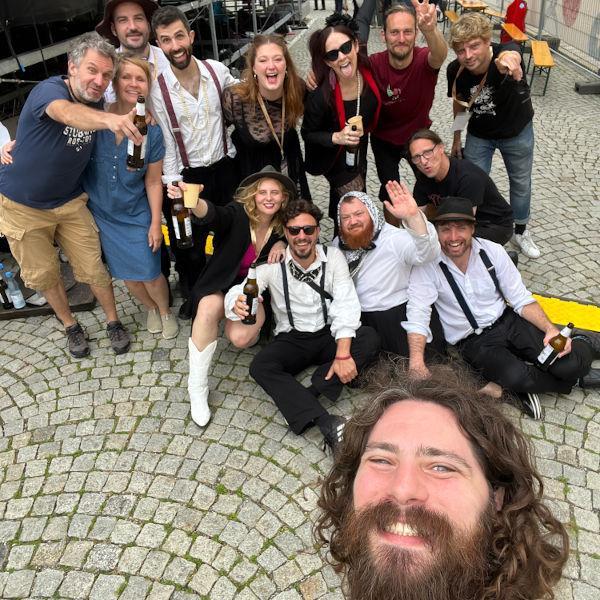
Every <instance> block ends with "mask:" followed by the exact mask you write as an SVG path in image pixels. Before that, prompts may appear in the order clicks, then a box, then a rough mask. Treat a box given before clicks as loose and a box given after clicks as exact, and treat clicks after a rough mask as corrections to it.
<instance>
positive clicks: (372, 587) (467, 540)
mask: <svg viewBox="0 0 600 600" xmlns="http://www.w3.org/2000/svg"><path fill="white" fill-rule="evenodd" d="M399 521H401V522H404V523H406V524H407V525H409V526H410V527H412V529H414V530H415V531H416V532H417V533H418V535H419V537H420V538H421V539H423V540H425V542H426V544H427V545H428V546H429V552H430V553H431V554H429V555H428V556H422V553H423V551H422V550H411V549H407V548H400V547H398V546H394V545H392V544H384V543H380V544H379V545H378V547H376V548H373V547H372V546H373V544H374V543H375V541H374V538H375V535H376V534H377V533H378V532H379V533H381V532H383V531H386V529H387V528H388V527H390V526H391V525H392V524H394V523H398V522H399ZM492 523H493V507H492V505H491V503H490V505H489V506H488V507H487V508H486V510H484V511H483V514H482V515H481V517H480V519H479V521H478V522H477V523H476V525H475V526H474V528H473V531H471V532H469V533H462V532H457V531H456V530H455V528H453V526H452V525H451V524H450V522H449V521H448V519H447V518H446V517H445V516H443V515H440V514H438V513H435V512H431V511H429V510H427V509H425V508H423V507H409V508H407V509H405V510H402V509H401V508H400V507H398V506H397V505H396V504H395V503H393V502H384V503H381V504H378V505H376V506H371V507H368V508H366V509H364V510H362V511H360V512H356V511H352V513H351V514H349V515H348V516H347V518H346V519H345V521H344V523H343V524H342V526H341V528H340V529H341V537H340V544H341V545H342V548H341V552H342V553H343V554H344V555H345V556H347V557H348V558H347V561H346V563H347V564H346V566H347V583H348V588H349V591H350V596H349V598H350V600H479V599H480V598H481V596H482V590H483V588H484V584H485V581H486V579H487V576H488V574H489V564H488V555H489V545H490V539H491V534H490V532H491V529H492ZM425 552H427V551H425Z"/></svg>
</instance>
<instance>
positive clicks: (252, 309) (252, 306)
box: [246, 296, 258, 316]
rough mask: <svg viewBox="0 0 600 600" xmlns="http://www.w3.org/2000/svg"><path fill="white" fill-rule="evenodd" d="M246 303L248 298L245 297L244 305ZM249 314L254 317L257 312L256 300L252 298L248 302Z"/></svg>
mask: <svg viewBox="0 0 600 600" xmlns="http://www.w3.org/2000/svg"><path fill="white" fill-rule="evenodd" d="M247 303H248V296H246V304H247ZM249 308H250V314H251V315H252V316H255V315H256V313H257V312H258V298H252V299H251V300H250V306H249Z"/></svg>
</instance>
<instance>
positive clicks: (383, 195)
mask: <svg viewBox="0 0 600 600" xmlns="http://www.w3.org/2000/svg"><path fill="white" fill-rule="evenodd" d="M417 28H418V30H420V31H421V33H422V34H423V36H424V37H425V40H426V42H427V46H426V47H419V46H415V40H416V37H417ZM381 34H382V37H383V40H384V42H385V45H386V50H384V51H383V52H377V53H375V54H371V55H370V56H369V62H370V64H371V69H372V70H373V75H374V77H375V81H376V82H377V86H378V87H379V91H380V93H381V98H382V101H383V104H382V107H381V114H380V117H379V122H378V124H377V128H376V129H375V131H374V132H373V134H372V135H371V148H372V149H373V154H374V156H375V165H376V167H377V175H378V177H379V181H380V182H381V187H380V189H379V199H380V200H381V201H382V202H383V201H384V200H388V199H389V198H388V195H387V192H386V189H385V185H386V183H387V182H388V181H399V180H400V171H399V164H400V161H401V160H402V159H405V160H406V161H407V162H408V163H409V165H410V166H411V168H412V169H413V171H414V169H415V168H414V167H413V165H412V163H411V161H410V158H409V155H408V149H407V147H406V143H407V141H408V138H410V136H411V135H412V134H413V133H414V132H415V131H417V130H418V129H421V128H423V127H429V126H430V125H431V119H430V118H429V111H430V109H431V105H432V104H433V97H434V92H435V85H436V82H437V78H438V73H439V70H440V67H441V66H442V64H443V63H444V61H445V60H446V56H447V54H448V46H447V45H446V41H445V40H444V36H443V35H442V33H441V32H440V31H439V30H438V28H437V22H436V12H435V4H433V3H431V4H430V3H429V0H425V1H424V2H418V0H412V6H407V5H406V4H398V5H396V6H392V8H390V9H389V10H388V11H387V12H386V13H385V18H384V23H383V30H382V32H381ZM385 216H386V220H387V221H389V222H390V223H393V224H395V225H397V224H398V221H397V219H395V218H394V217H393V215H391V214H390V213H389V212H387V211H386V212H385Z"/></svg>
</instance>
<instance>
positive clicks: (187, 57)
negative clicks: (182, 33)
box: [167, 47, 192, 71]
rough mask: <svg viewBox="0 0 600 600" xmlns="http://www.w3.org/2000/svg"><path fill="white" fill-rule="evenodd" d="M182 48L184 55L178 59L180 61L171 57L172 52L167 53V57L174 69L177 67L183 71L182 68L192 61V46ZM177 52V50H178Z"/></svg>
mask: <svg viewBox="0 0 600 600" xmlns="http://www.w3.org/2000/svg"><path fill="white" fill-rule="evenodd" d="M184 50H185V56H184V57H182V58H180V59H179V60H180V62H177V60H176V59H175V58H174V57H173V54H174V53H173V52H170V53H169V54H167V59H168V60H169V62H170V63H171V65H173V66H174V67H175V68H176V69H179V70H181V71H183V69H186V68H187V67H188V65H189V64H190V62H192V48H191V47H189V48H184ZM177 52H179V50H178V51H177Z"/></svg>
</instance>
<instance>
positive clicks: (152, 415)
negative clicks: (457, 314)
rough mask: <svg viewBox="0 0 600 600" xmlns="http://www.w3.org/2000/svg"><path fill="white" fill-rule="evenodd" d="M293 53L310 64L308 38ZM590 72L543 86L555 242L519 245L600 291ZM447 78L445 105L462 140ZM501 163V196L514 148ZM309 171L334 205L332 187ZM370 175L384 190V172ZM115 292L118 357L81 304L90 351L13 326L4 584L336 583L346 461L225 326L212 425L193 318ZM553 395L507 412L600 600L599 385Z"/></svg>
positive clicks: (83, 594)
mask: <svg viewBox="0 0 600 600" xmlns="http://www.w3.org/2000/svg"><path fill="white" fill-rule="evenodd" d="M331 4H333V2H331V1H328V5H331ZM323 15H324V13H323V12H318V13H313V14H312V16H318V21H317V23H318V22H322V19H323ZM311 26H312V27H314V22H313V23H312V24H311ZM372 46H373V49H377V48H379V47H380V46H379V38H378V31H377V30H373V31H372ZM293 54H294V57H295V58H296V60H297V61H298V63H299V64H300V68H301V70H302V69H304V68H305V67H306V66H307V65H308V58H307V52H306V34H302V35H300V36H299V39H298V40H297V43H295V44H294V46H293ZM582 78H583V77H582V76H581V75H580V74H578V73H575V72H574V71H573V70H572V68H571V67H568V66H566V64H565V63H562V62H560V61H559V63H558V66H557V67H556V68H555V69H553V72H552V75H551V77H550V84H549V86H548V92H547V94H546V96H545V97H541V96H536V97H535V98H534V104H535V108H536V116H535V130H536V154H535V166H534V186H535V187H534V202H533V221H532V231H533V233H534V235H535V238H536V240H537V241H538V243H539V245H540V247H541V249H542V252H543V257H542V258H541V259H539V260H537V261H533V260H527V259H522V266H521V271H522V273H523V275H524V277H525V279H526V281H527V283H528V284H530V286H531V288H532V289H533V290H534V291H540V292H552V293H554V292H557V293H560V294H563V295H566V296H575V297H579V298H582V299H585V300H596V301H598V299H599V298H600V268H599V259H598V247H599V246H600V234H599V233H598V219H599V217H600V204H599V202H598V197H599V188H600V175H599V171H598V151H597V149H598V145H599V142H600V139H599V138H600V135H599V132H598V123H599V122H600V102H599V100H598V97H597V96H579V95H577V94H576V93H575V92H574V91H573V85H574V82H575V81H576V80H579V79H582ZM443 80H444V77H443V76H442V77H440V84H439V88H438V95H437V98H436V103H435V106H434V110H433V119H434V128H435V129H437V130H438V131H439V132H440V133H441V134H442V137H443V138H444V139H446V140H449V139H450V136H449V126H450V115H451V107H450V102H449V100H448V99H447V98H446V96H445V87H444V81H443ZM403 169H404V171H405V172H406V171H407V170H408V168H407V167H406V165H404V167H403ZM493 175H494V177H495V178H496V180H497V181H498V182H499V185H500V187H501V188H502V190H503V191H506V188H507V185H506V178H505V176H504V174H503V168H502V164H501V162H500V161H499V160H496V161H495V163H494V170H493ZM311 184H312V190H313V192H314V196H315V198H316V199H318V200H319V201H321V200H323V201H324V200H325V198H326V197H327V191H326V186H324V185H323V183H322V182H317V181H315V180H314V179H313V180H311ZM369 184H370V190H371V191H372V192H374V193H375V192H376V190H377V183H376V181H375V173H374V169H372V170H371V173H370V179H369ZM329 232H330V228H329V230H327V228H326V232H325V237H326V238H327V239H328V238H329ZM116 292H117V300H118V304H119V310H120V313H121V314H122V315H123V321H124V323H125V324H126V326H127V327H128V328H129V330H130V331H131V332H132V334H133V337H134V344H133V346H132V349H131V351H130V352H129V353H127V354H125V355H122V356H115V355H114V354H113V353H112V351H111V350H110V348H109V347H108V340H107V339H106V336H105V333H104V324H103V322H102V317H101V312H100V310H99V309H96V310H94V311H93V312H90V313H83V314H80V315H79V318H80V320H81V322H82V324H83V325H84V326H85V327H86V329H87V331H88V333H89V334H90V336H91V346H92V354H91V357H89V358H86V359H84V360H79V361H76V360H72V359H71V358H70V356H69V355H68V353H67V351H66V347H65V346H66V344H65V338H64V334H63V332H62V331H61V329H60V327H59V326H58V323H57V321H56V320H55V319H54V318H50V317H44V318H41V317H38V318H31V319H28V320H15V321H8V322H6V321H5V322H2V324H1V325H0V423H1V425H2V437H1V438H0V518H1V520H0V597H1V598H47V597H52V598H95V599H98V600H111V599H113V598H120V599H122V600H140V599H143V598H148V599H152V600H159V599H160V600H166V599H168V598H171V599H173V600H183V599H191V598H211V599H214V600H221V599H227V598H238V599H240V600H249V599H260V600H265V599H268V598H277V599H280V600H283V599H286V600H292V599H298V598H305V599H312V598H328V599H333V598H341V597H342V596H341V593H340V591H339V589H340V582H339V578H338V576H337V575H336V574H335V573H334V571H333V570H332V569H331V568H330V567H328V566H325V565H324V562H323V560H322V557H321V556H320V555H319V554H318V553H317V552H316V551H315V549H314V545H313V540H312V537H311V526H312V523H313V520H314V514H315V501H316V494H317V489H318V487H317V480H318V478H319V476H320V475H322V474H323V473H324V472H326V471H327V469H328V468H329V467H330V465H331V458H330V457H329V456H326V455H325V454H324V453H323V452H322V450H321V448H320V435H318V433H317V432H316V431H309V432H308V433H307V434H306V435H305V436H302V437H298V436H295V435H293V434H291V433H290V432H288V430H287V428H286V426H285V423H284V421H283V419H282V417H281V416H280V415H279V414H278V412H277V411H276V409H275V407H274V405H273V403H272V402H271V401H270V400H269V399H268V398H267V396H266V395H265V394H264V393H263V392H262V391H261V390H260V389H259V388H258V387H257V386H256V385H255V384H254V382H253V381H252V380H251V379H250V378H249V376H248V364H249V363H250V361H251V359H252V356H253V354H254V352H256V349H254V350H250V351H244V352H239V351H237V350H235V349H233V348H232V347H231V346H229V344H228V343H226V342H225V341H224V340H223V339H221V340H219V345H218V352H217V355H216V360H215V365H214V370H213V372H212V376H211V378H210V383H211V390H212V391H211V396H210V404H211V406H212V409H213V414H214V416H213V419H212V421H211V423H210V425H209V426H208V427H206V428H205V429H200V428H198V427H197V426H196V425H195V424H194V423H193V422H191V420H190V418H189V406H188V401H187V395H186V390H185V379H186V375H187V368H188V367H187V360H186V357H187V336H188V334H189V326H187V325H184V326H183V327H182V331H181V333H180V334H179V336H178V338H177V339H174V340H169V341H164V340H162V338H158V337H156V336H153V335H151V334H148V333H147V332H145V331H143V328H142V316H141V314H140V312H139V310H138V308H136V307H135V306H134V304H133V303H132V301H131V300H130V298H129V296H128V294H127V292H126V291H125V288H124V287H123V286H122V285H121V284H120V283H119V284H117V286H116ZM362 399H363V397H362V396H361V394H360V393H359V392H356V391H345V392H344V394H343V396H342V398H341V400H340V401H339V402H338V403H337V404H336V405H335V406H334V407H333V408H332V410H333V411H334V412H338V413H341V414H348V413H349V412H350V411H351V409H352V407H353V405H355V403H357V402H360V401H361V400H362ZM543 405H544V409H545V420H544V422H543V423H540V422H533V421H531V420H528V419H526V418H523V417H521V416H520V414H519V413H518V411H516V410H515V409H514V408H512V407H508V406H507V408H506V411H507V413H508V414H510V416H511V417H512V418H513V419H515V420H517V421H519V422H520V425H521V426H522V427H523V429H524V430H525V431H526V432H527V433H528V434H529V435H530V436H531V439H532V442H533V446H534V449H535V453H536V456H537V464H538V467H539V469H540V470H541V472H542V473H543V475H544V479H545V485H546V495H547V497H548V498H549V499H550V501H551V503H552V505H553V506H554V508H555V510H556V512H557V513H558V515H560V518H561V519H562V520H563V521H565V522H566V523H567V524H568V525H569V530H570V533H571V542H572V548H573V551H572V555H571V560H570V562H569V565H568V568H567V571H566V577H565V578H564V580H563V581H562V582H561V583H560V584H559V586H558V589H559V591H558V598H560V599H561V600H570V599H576V600H586V599H588V600H593V599H597V598H598V597H599V595H600V535H599V511H600V475H599V474H598V470H599V466H600V394H599V393H598V392H594V393H590V392H583V391H581V390H576V391H574V392H573V393H572V394H571V395H570V396H568V397H566V396H558V395H546V396H544V397H543Z"/></svg>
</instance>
